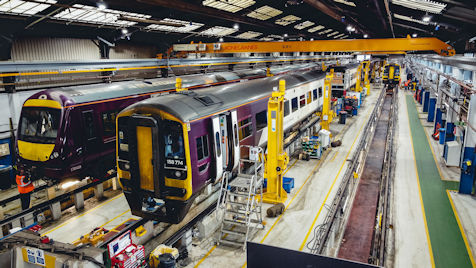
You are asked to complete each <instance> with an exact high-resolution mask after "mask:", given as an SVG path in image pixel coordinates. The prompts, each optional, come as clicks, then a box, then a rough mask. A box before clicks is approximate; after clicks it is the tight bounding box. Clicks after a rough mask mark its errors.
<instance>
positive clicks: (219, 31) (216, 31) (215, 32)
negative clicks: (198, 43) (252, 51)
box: [200, 26, 238, 36]
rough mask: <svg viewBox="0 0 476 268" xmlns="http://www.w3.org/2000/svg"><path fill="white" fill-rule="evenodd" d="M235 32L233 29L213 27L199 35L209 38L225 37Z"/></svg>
mask: <svg viewBox="0 0 476 268" xmlns="http://www.w3.org/2000/svg"><path fill="white" fill-rule="evenodd" d="M236 31H238V30H236V29H233V28H227V27H221V26H214V27H212V28H209V29H206V30H204V31H202V32H200V33H201V34H204V35H209V36H225V35H229V34H232V33H235V32H236Z"/></svg>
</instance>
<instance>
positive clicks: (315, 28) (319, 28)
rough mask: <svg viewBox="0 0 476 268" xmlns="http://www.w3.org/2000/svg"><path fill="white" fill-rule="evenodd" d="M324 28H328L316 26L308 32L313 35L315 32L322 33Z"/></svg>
mask: <svg viewBox="0 0 476 268" xmlns="http://www.w3.org/2000/svg"><path fill="white" fill-rule="evenodd" d="M324 28H326V27H324V26H322V25H317V26H314V27H312V28H309V29H307V31H308V32H310V33H313V32H317V31H320V30H322V29H324Z"/></svg>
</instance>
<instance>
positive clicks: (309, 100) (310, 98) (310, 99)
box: [307, 91, 312, 104]
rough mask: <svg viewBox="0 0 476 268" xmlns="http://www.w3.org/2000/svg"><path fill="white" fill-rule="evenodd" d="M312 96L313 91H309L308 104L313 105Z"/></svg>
mask: <svg viewBox="0 0 476 268" xmlns="http://www.w3.org/2000/svg"><path fill="white" fill-rule="evenodd" d="M311 94H312V92H311V91H309V92H308V93H307V104H309V103H311V101H312V95H311Z"/></svg>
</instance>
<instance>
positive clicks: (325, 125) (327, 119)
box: [321, 69, 334, 130]
mask: <svg viewBox="0 0 476 268" xmlns="http://www.w3.org/2000/svg"><path fill="white" fill-rule="evenodd" d="M333 76H334V69H331V70H330V71H329V72H328V73H327V74H326V79H325V80H324V103H323V104H322V113H321V127H322V129H325V130H329V125H330V123H331V122H332V119H333V117H334V112H333V111H332V110H331V97H332V87H331V82H332V77H333Z"/></svg>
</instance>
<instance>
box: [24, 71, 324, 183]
mask: <svg viewBox="0 0 476 268" xmlns="http://www.w3.org/2000/svg"><path fill="white" fill-rule="evenodd" d="M315 67H316V65H315V64H303V65H296V66H286V67H272V71H273V73H284V72H288V71H293V70H296V69H300V68H315ZM265 76H266V70H264V69H255V70H250V69H248V70H241V71H240V70H237V71H234V72H221V73H214V74H199V75H188V76H183V77H182V79H183V86H182V87H184V88H189V89H195V88H201V87H207V86H213V85H219V84H224V83H232V82H239V81H245V80H248V79H255V78H261V77H265ZM172 91H175V78H161V79H150V80H144V81H126V82H116V83H111V84H94V85H83V86H74V87H64V88H56V89H48V90H43V91H40V92H37V93H35V94H34V95H32V96H31V97H29V98H28V99H27V100H26V101H25V102H24V104H23V107H22V112H21V116H20V122H19V127H18V136H17V137H18V138H17V150H18V152H17V153H18V156H19V157H18V167H19V169H23V170H26V171H28V172H29V173H30V174H31V177H32V179H33V180H36V179H40V178H46V179H51V180H60V181H63V180H66V179H70V178H84V177H85V176H92V177H95V178H100V179H103V178H105V177H107V175H108V173H107V171H109V170H111V169H113V168H114V164H115V139H116V131H115V127H116V123H115V117H116V115H117V114H118V113H119V111H121V110H122V109H124V108H125V107H127V106H129V105H131V104H133V103H136V102H138V101H141V100H144V99H147V98H150V97H155V96H161V95H163V94H168V93H169V92H172Z"/></svg>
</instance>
